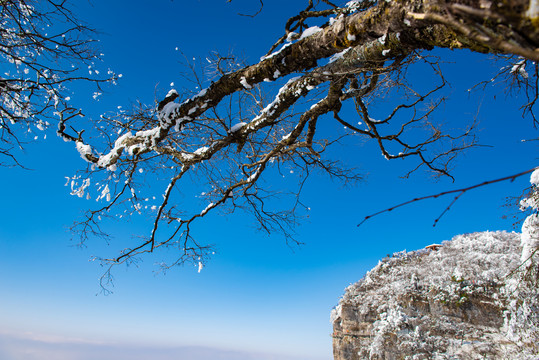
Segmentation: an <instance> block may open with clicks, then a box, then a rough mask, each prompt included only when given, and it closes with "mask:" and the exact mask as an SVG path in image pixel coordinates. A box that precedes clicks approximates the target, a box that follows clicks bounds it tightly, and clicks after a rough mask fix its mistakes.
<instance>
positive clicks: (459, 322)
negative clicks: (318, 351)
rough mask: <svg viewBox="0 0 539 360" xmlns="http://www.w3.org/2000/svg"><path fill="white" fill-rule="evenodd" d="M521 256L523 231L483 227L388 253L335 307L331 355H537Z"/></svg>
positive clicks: (351, 359)
mask: <svg viewBox="0 0 539 360" xmlns="http://www.w3.org/2000/svg"><path fill="white" fill-rule="evenodd" d="M435 248H436V247H435ZM520 257H521V247H520V235H519V234H516V233H506V232H486V233H474V234H468V235H461V236H457V237H455V238H454V239H453V240H452V241H447V242H444V243H443V246H441V247H440V248H438V249H437V250H436V249H432V250H429V249H424V250H420V251H415V252H409V253H406V252H402V253H396V254H394V255H393V256H392V257H389V258H386V259H384V260H383V261H381V262H380V263H379V264H378V265H377V266H376V267H375V268H374V269H373V270H371V271H370V272H369V273H367V275H365V277H364V278H363V279H362V280H360V281H359V282H358V283H356V284H354V285H351V286H349V287H348V288H347V289H346V292H345V294H344V296H343V297H342V299H341V300H340V302H339V305H338V306H336V307H335V309H334V310H333V311H332V322H333V329H334V332H333V353H334V358H335V359H336V360H358V359H387V360H392V359H414V360H423V359H538V358H539V357H538V356H537V354H539V349H538V346H537V340H538V339H539V337H538V336H537V333H538V331H537V328H538V326H537V325H538V321H537V318H538V315H537V314H538V313H539V309H538V308H537V304H539V300H538V297H537V287H536V286H534V285H533V286H530V282H529V281H528V280H529V276H530V272H529V271H528V272H527V273H525V274H524V275H523V273H522V272H521V271H518V270H517V271H515V269H517V268H518V267H519V265H520ZM533 274H535V275H533V277H535V279H536V275H537V273H533ZM532 283H533V284H536V282H534V281H532ZM534 354H535V355H534Z"/></svg>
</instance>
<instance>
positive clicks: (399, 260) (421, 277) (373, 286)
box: [341, 231, 521, 304]
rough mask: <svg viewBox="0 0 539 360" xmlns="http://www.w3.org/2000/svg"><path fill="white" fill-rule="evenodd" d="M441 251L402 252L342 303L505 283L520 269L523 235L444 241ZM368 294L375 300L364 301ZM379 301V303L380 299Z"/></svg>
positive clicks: (494, 234)
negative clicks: (413, 289) (419, 289)
mask: <svg viewBox="0 0 539 360" xmlns="http://www.w3.org/2000/svg"><path fill="white" fill-rule="evenodd" d="M442 245H443V246H442V247H441V248H439V250H438V251H432V250H426V249H423V250H418V251H412V252H405V251H403V252H399V253H395V254H393V256H392V257H390V258H386V259H384V260H382V261H380V262H379V263H378V265H377V266H376V267H375V268H374V269H372V270H371V271H369V272H368V273H367V274H366V275H365V277H364V278H363V279H362V280H360V281H359V282H358V283H356V284H353V285H350V286H349V287H348V288H347V289H346V293H345V294H344V296H343V299H342V300H341V301H347V302H349V301H352V302H361V303H364V302H365V301H367V302H369V303H371V304H372V303H373V302H376V301H378V300H381V298H382V297H384V298H386V299H387V297H388V295H389V296H391V295H398V294H402V293H404V292H406V291H407V290H408V289H409V288H410V286H415V285H419V284H418V282H420V283H421V284H420V285H421V286H426V287H427V288H436V289H437V290H438V291H441V292H443V293H451V292H452V291H451V290H452V289H451V287H452V286H454V284H455V281H460V280H467V281H471V282H473V283H474V284H476V285H477V284H481V283H492V282H503V280H504V279H505V278H506V277H507V276H508V275H509V274H510V273H511V272H512V271H513V270H514V269H515V268H516V267H517V266H518V265H519V259H520V251H521V249H520V234H517V233H514V232H512V233H508V232H502V231H497V232H479V233H472V234H466V235H459V236H456V237H454V238H453V240H451V241H444V242H443V243H442ZM367 291H368V294H369V296H371V297H374V298H372V299H365V295H366V294H367ZM378 297H380V299H377V298H378Z"/></svg>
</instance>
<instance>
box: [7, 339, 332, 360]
mask: <svg viewBox="0 0 539 360" xmlns="http://www.w3.org/2000/svg"><path fill="white" fill-rule="evenodd" d="M0 359H2V360H43V359H47V360H95V359H100V360H148V359H152V360H210V359H211V360H313V359H312V358H309V359H307V358H303V357H291V356H286V355H285V356H283V355H276V354H263V353H251V352H242V351H232V350H223V349H218V348H211V347H201V346H182V347H163V348H160V347H144V346H133V345H104V344H97V343H96V344H92V343H84V342H82V341H80V342H76V341H72V340H66V341H61V340H60V339H55V340H54V341H51V340H46V339H44V340H36V338H35V336H32V335H28V336H27V337H21V336H12V335H7V334H1V333H0ZM316 360H317V359H316ZM320 360H322V358H320Z"/></svg>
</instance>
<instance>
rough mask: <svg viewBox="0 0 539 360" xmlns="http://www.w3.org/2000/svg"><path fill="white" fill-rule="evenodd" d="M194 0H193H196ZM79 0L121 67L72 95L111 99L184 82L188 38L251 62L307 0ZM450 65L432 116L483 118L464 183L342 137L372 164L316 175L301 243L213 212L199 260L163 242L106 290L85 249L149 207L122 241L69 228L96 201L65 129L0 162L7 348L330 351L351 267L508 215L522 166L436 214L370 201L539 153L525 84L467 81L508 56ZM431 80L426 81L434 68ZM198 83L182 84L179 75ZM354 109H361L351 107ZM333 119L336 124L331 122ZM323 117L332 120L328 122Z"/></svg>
mask: <svg viewBox="0 0 539 360" xmlns="http://www.w3.org/2000/svg"><path fill="white" fill-rule="evenodd" d="M186 3H187V5H186ZM256 3H257V2H253V1H247V0H245V1H239V0H233V1H232V3H225V1H224V0H211V1H210V0H208V1H205V0H199V1H189V2H184V1H178V0H174V1H170V0H156V1H153V2H151V4H150V2H148V1H142V0H138V1H129V2H127V1H123V0H122V1H113V2H112V1H103V0H93V1H92V2H91V3H88V2H82V1H81V2H77V4H76V6H75V11H76V12H77V13H79V14H80V16H81V18H83V19H84V20H86V21H87V22H88V23H90V24H92V25H93V26H94V27H95V28H97V29H99V30H100V31H101V32H102V34H101V35H100V39H101V43H100V46H101V47H102V49H103V52H104V53H105V57H104V59H105V64H106V65H107V66H109V67H111V68H113V69H114V70H115V71H117V72H119V73H122V74H123V78H122V80H121V81H120V83H119V85H118V86H116V87H115V88H114V89H111V90H110V91H109V92H108V93H106V94H105V95H103V97H102V99H101V100H100V102H98V103H96V102H90V101H89V100H87V99H85V98H83V97H82V96H80V95H79V94H78V93H74V94H73V95H72V98H73V101H74V102H76V103H78V104H81V106H86V108H88V107H89V108H91V111H92V112H95V114H100V113H101V112H105V111H107V110H110V109H111V108H112V109H114V108H116V106H118V105H121V106H124V107H128V106H129V104H130V103H132V102H133V101H135V100H137V99H140V100H142V101H143V102H146V103H151V102H152V101H154V99H155V97H156V96H157V97H158V98H159V97H161V96H162V95H164V94H165V93H166V91H168V89H169V83H171V82H175V83H176V84H182V81H183V80H182V77H181V76H180V71H181V70H182V69H181V67H180V64H179V62H180V61H181V60H182V59H181V56H180V55H179V53H178V51H176V50H175V48H176V47H179V48H180V49H181V50H182V51H183V53H184V54H185V55H186V56H187V57H189V58H193V57H194V58H195V59H199V58H201V59H204V57H205V56H206V55H207V54H208V52H210V51H212V50H218V51H222V52H229V51H232V52H234V53H236V54H242V55H243V56H244V57H245V59H246V61H247V62H248V63H253V62H256V61H257V59H258V58H259V57H260V56H261V55H263V54H265V52H266V51H267V49H268V48H269V46H270V45H271V44H272V43H273V41H274V40H275V39H276V38H278V37H279V36H280V35H281V33H282V29H283V28H284V22H285V21H286V19H288V17H290V16H292V15H294V14H295V13H297V11H298V10H299V9H300V8H301V6H303V3H302V2H301V1H297V2H290V1H277V0H276V1H271V2H266V4H265V7H264V10H263V12H262V13H261V14H260V15H258V16H257V17H256V18H254V19H253V18H249V17H242V16H238V15H237V13H238V12H250V11H251V12H254V11H256V10H257V6H255V5H256ZM439 54H441V55H443V56H444V57H445V59H446V60H448V61H449V63H448V64H446V65H444V68H445V71H446V76H447V77H448V78H449V79H450V80H451V81H452V87H451V88H450V89H449V90H448V92H447V93H448V94H449V95H450V96H451V101H448V102H447V103H446V105H445V106H444V108H443V111H440V112H439V113H438V114H437V116H439V118H441V119H442V120H444V121H446V122H447V123H449V124H451V125H453V124H454V126H455V127H459V126H463V125H464V124H466V123H467V122H468V121H470V119H473V118H474V117H475V116H477V118H478V119H479V120H480V126H479V128H480V131H479V136H480V142H481V143H482V144H485V145H490V146H488V147H480V148H476V149H473V150H471V151H469V152H467V153H466V154H465V155H464V156H462V157H461V158H459V159H458V160H457V161H456V163H455V168H454V171H453V174H454V176H455V178H456V181H455V183H451V182H450V181H449V180H447V179H442V180H440V181H438V182H436V181H434V180H433V179H432V178H430V177H429V176H428V175H426V174H425V173H421V172H420V173H418V174H416V175H414V176H413V177H412V178H411V179H409V180H403V179H401V178H400V176H402V175H403V174H405V172H406V170H407V169H410V167H412V166H413V164H412V163H411V162H407V161H396V162H393V161H391V162H389V161H386V160H385V159H384V158H383V157H381V156H380V154H379V151H377V150H376V149H375V148H374V147H372V146H371V145H369V144H366V145H363V146H358V145H356V146H344V147H340V148H338V149H335V151H334V153H333V155H334V157H338V158H340V159H342V160H343V161H345V162H346V163H347V164H349V165H350V166H355V167H358V168H359V169H360V170H361V171H362V172H363V173H364V174H365V176H366V180H365V181H364V182H361V183H360V184H359V185H358V186H355V187H342V186H341V184H339V183H337V182H334V181H331V180H330V179H328V178H326V177H322V176H314V177H313V178H312V179H311V181H310V182H309V183H308V184H307V185H306V188H305V192H304V197H303V199H304V201H305V202H306V203H307V205H308V206H309V207H310V208H311V211H310V213H309V218H308V219H306V221H305V222H304V223H303V224H302V225H301V226H300V227H299V228H298V229H297V239H298V240H299V241H301V242H303V243H305V245H303V246H301V247H290V246H288V245H287V244H286V243H285V241H284V240H283V239H282V237H281V236H279V235H276V236H270V237H268V236H266V235H264V234H262V233H260V232H257V231H256V229H255V225H254V224H253V222H252V219H251V218H249V217H248V216H246V215H245V214H241V213H238V214H235V215H232V216H226V217H225V216H212V217H210V218H209V219H207V221H205V222H204V224H203V225H201V226H199V227H198V229H197V234H198V236H199V238H200V239H202V240H204V241H206V242H211V243H215V244H216V245H217V249H218V251H217V254H216V255H215V256H214V258H213V259H212V261H211V262H210V263H209V264H208V265H207V266H206V267H205V268H204V269H203V271H202V272H201V273H197V271H196V269H195V268H191V267H183V268H178V269H173V270H171V271H169V272H168V273H167V274H166V275H163V274H155V273H154V271H155V270H156V267H155V266H154V262H156V261H158V260H159V259H157V258H152V257H151V256H148V257H147V258H146V259H145V261H144V262H142V263H140V264H139V265H138V267H133V266H132V267H129V268H125V267H121V268H117V269H116V270H115V272H114V275H115V287H114V289H113V290H114V294H112V295H110V296H103V295H97V296H96V294H98V293H99V290H100V289H99V283H98V279H99V277H100V276H101V274H102V273H103V270H104V269H103V268H102V267H100V266H99V264H98V263H96V262H91V261H89V259H90V258H91V256H93V255H102V256H106V255H113V254H114V251H113V250H111V248H115V247H114V242H115V241H117V242H123V241H126V239H130V238H131V236H132V235H133V234H135V235H136V234H140V233H146V232H147V231H148V223H147V222H144V221H142V220H140V221H139V220H137V221H133V222H130V223H126V224H118V225H117V226H116V227H115V228H114V229H113V232H114V234H115V236H116V238H115V239H114V240H113V241H112V242H111V246H110V247H109V246H107V244H105V243H103V242H102V241H100V240H95V241H91V242H89V243H87V244H86V245H87V247H85V248H79V247H77V246H75V245H76V242H73V241H71V240H70V234H69V232H68V231H67V230H66V228H67V227H68V226H69V225H70V224H71V223H72V222H73V221H74V220H76V219H77V217H78V216H80V214H81V213H82V211H83V210H85V209H87V207H88V206H89V204H90V206H91V205H92V204H91V203H89V202H87V201H86V200H83V199H79V198H77V197H73V196H70V195H69V191H68V188H67V187H65V186H64V184H65V176H72V175H73V174H74V173H75V172H76V171H77V169H80V168H81V167H84V165H85V164H84V163H83V161H82V160H81V159H80V156H79V154H78V153H77V152H76V151H75V149H74V148H73V146H72V145H71V144H66V143H64V142H63V141H61V140H59V139H57V138H55V137H54V136H53V133H52V132H51V133H50V134H49V136H48V139H47V141H42V142H40V143H37V144H33V145H30V146H28V147H27V149H26V151H25V154H24V155H22V156H21V158H20V160H22V161H23V163H24V164H25V165H26V166H27V167H29V168H31V169H33V170H31V171H29V170H22V169H16V168H12V169H5V168H0V189H2V190H0V191H1V192H0V193H1V197H2V206H1V207H0V219H2V220H0V223H1V226H0V283H1V284H2V292H1V296H0V358H2V359H5V360H22V359H24V360H26V359H28V360H34V359H45V358H47V359H52V360H56V359H81V360H82V359H96V358H99V359H103V360H108V359H113V358H114V359H116V360H123V359H139V358H140V359H146V358H149V355H145V354H152V355H151V358H152V359H155V360H164V359H171V358H174V359H185V360H189V359H193V360H199V359H200V360H202V359H233V360H243V359H290V360H292V359H297V360H299V359H330V358H331V351H332V350H331V337H330V334H331V324H330V323H329V313H330V310H331V308H332V307H333V306H334V305H336V304H337V302H338V299H339V296H340V295H341V294H342V293H343V291H344V288H345V287H346V286H348V285H349V284H350V283H353V282H355V281H357V280H359V279H360V278H361V277H362V276H363V275H364V273H365V272H366V271H367V270H368V269H369V268H371V267H373V266H374V265H375V264H376V263H377V261H378V260H379V259H381V258H382V257H384V256H385V255H386V254H390V253H393V252H396V251H400V250H404V249H407V250H414V249H418V248H422V247H424V246H426V245H428V244H431V243H435V242H436V243H439V242H441V241H443V240H447V239H450V238H451V237H452V236H454V235H457V234H461V233H467V232H475V231H484V230H512V229H513V228H512V219H503V218H502V217H503V216H504V215H507V214H511V213H513V212H515V209H507V208H504V207H503V205H504V203H505V200H504V199H505V197H506V196H517V195H519V194H520V192H521V191H522V189H523V188H524V187H526V186H527V181H528V179H527V178H520V179H517V180H516V181H515V182H513V183H503V184H496V185H492V186H489V187H485V188H481V189H478V190H476V191H474V192H470V193H467V194H465V195H464V196H463V197H462V198H461V200H459V201H458V202H457V203H456V204H455V205H454V207H453V208H452V210H451V211H450V212H448V213H447V214H446V215H445V216H444V218H443V220H442V221H441V222H440V224H439V225H438V226H437V227H435V228H433V227H432V223H433V221H434V219H435V218H436V217H437V216H438V215H439V214H440V212H441V211H443V210H444V208H445V207H446V206H447V204H448V202H449V201H450V200H451V199H450V198H447V199H438V200H430V201H425V202H422V203H416V204H413V205H410V206H408V207H406V208H403V209H400V210H396V211H394V212H392V213H389V214H385V215H382V216H379V217H376V218H373V219H372V220H370V221H369V222H367V223H365V224H364V225H363V226H362V227H360V228H357V227H356V224H357V223H359V222H360V221H361V219H362V218H363V217H364V216H365V215H368V214H370V213H372V212H375V211H378V210H380V209H383V208H386V207H389V206H391V205H394V204H396V203H399V202H402V201H406V200H409V199H410V198H413V197H416V196H422V195H428V194H432V193H437V192H440V191H444V190H449V189H454V188H459V187H463V186H467V185H473V184H475V183H478V182H482V181H484V180H489V179H494V178H498V177H501V176H506V175H510V174H513V173H517V172H520V171H523V170H526V169H529V168H531V167H534V166H537V165H538V164H537V142H521V140H522V139H531V138H537V137H538V133H537V130H536V129H535V128H534V127H533V126H532V124H531V120H530V119H529V118H526V119H522V118H521V116H520V111H519V110H518V108H519V106H520V104H521V103H522V101H523V100H522V99H521V98H520V97H519V96H509V97H508V96H506V95H505V94H504V86H503V85H501V86H498V87H489V88H488V89H487V91H486V92H485V93H472V94H469V93H468V92H467V91H466V90H467V89H468V88H469V87H470V86H472V85H473V84H475V83H476V82H478V81H481V80H485V79H489V78H490V76H491V75H492V74H493V72H495V71H496V69H497V68H499V65H498V67H496V66H494V67H492V66H491V63H490V62H489V61H488V60H487V58H486V57H483V56H477V55H473V54H469V53H467V52H450V51H440V52H439ZM421 81H425V83H428V82H429V81H431V80H430V79H429V78H423V79H422V80H421ZM184 85H185V86H187V85H186V84H184ZM350 116H353V114H350ZM323 126H327V127H328V128H327V131H334V130H332V129H331V128H330V125H325V124H324V125H323ZM323 129H324V128H323Z"/></svg>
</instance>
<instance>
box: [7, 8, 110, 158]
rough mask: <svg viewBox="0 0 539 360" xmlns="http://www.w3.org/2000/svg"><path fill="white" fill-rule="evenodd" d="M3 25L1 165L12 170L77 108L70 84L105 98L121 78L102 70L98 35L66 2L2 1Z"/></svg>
mask: <svg viewBox="0 0 539 360" xmlns="http://www.w3.org/2000/svg"><path fill="white" fill-rule="evenodd" d="M0 27H1V29H2V30H1V31H0V62H1V63H2V72H1V73H0V165H7V166H10V165H14V164H18V162H17V159H16V157H15V154H16V153H17V151H18V150H19V149H20V148H22V147H23V145H24V143H25V142H28V141H31V139H34V140H36V139H38V138H44V137H45V130H46V129H47V128H48V127H49V126H50V125H51V124H54V123H56V122H57V121H58V114H60V113H62V112H63V111H65V110H66V109H68V108H70V107H71V106H72V105H71V103H72V102H73V100H72V99H71V96H72V94H71V93H70V92H69V88H68V85H69V84H70V83H71V82H73V81H77V82H88V83H90V84H93V85H94V86H95V88H96V90H97V91H96V94H100V93H101V92H102V91H101V86H102V85H103V84H105V83H114V82H115V81H116V79H117V78H118V77H119V76H116V75H115V74H114V73H113V72H112V71H110V70H108V69H100V67H101V64H100V56H101V54H99V53H98V52H97V51H96V49H95V48H94V40H93V39H92V37H91V36H92V35H93V31H92V30H91V29H90V28H88V27H87V26H86V25H84V24H83V22H82V21H80V20H79V19H77V17H76V16H75V15H74V14H73V13H72V12H71V11H70V9H69V7H68V5H67V4H66V3H65V2H64V1H54V0H52V1H39V2H38V1H26V0H6V1H2V3H1V6H0ZM97 96H98V95H96V98H97ZM32 134H35V135H32ZM77 148H78V149H80V148H79V147H77Z"/></svg>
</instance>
